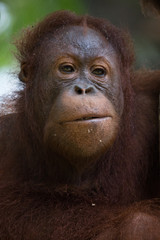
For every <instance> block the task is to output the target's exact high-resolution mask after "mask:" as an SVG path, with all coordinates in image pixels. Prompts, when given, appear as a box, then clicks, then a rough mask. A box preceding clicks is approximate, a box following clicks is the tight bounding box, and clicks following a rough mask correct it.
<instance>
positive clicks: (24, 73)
mask: <svg viewBox="0 0 160 240" xmlns="http://www.w3.org/2000/svg"><path fill="white" fill-rule="evenodd" d="M28 75H29V73H28V66H27V64H26V63H22V64H21V71H20V73H19V75H18V77H19V79H20V81H21V82H24V83H26V82H28V80H29V77H28Z"/></svg>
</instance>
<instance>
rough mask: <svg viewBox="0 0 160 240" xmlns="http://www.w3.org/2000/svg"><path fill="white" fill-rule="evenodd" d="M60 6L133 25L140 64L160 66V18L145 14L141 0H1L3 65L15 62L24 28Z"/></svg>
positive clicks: (117, 22)
mask: <svg viewBox="0 0 160 240" xmlns="http://www.w3.org/2000/svg"><path fill="white" fill-rule="evenodd" d="M59 9H69V10H72V11H74V12H76V13H78V14H90V15H93V16H96V17H103V18H107V19H108V20H110V21H111V22H112V23H113V24H115V25H117V26H120V27H123V28H126V29H129V31H130V33H131V36H132V39H133V41H134V45H135V52H136V59H137V61H136V66H137V67H139V66H141V67H147V68H160V61H159V59H160V58H159V55H160V27H159V26H160V19H155V17H153V16H149V17H148V16H147V17H146V16H144V15H143V13H142V11H141V7H140V2H139V1H138V0H119V1H117V0H86V1H85V0H0V68H2V67H3V68H4V67H5V66H7V67H8V66H12V65H13V64H14V63H15V59H14V57H13V54H12V52H14V51H15V49H14V46H13V45H12V44H11V43H12V41H13V40H14V38H15V37H16V36H18V35H19V33H20V30H21V29H22V28H25V27H27V26H28V25H31V24H35V23H36V22H38V21H39V20H40V19H42V18H43V17H44V16H45V15H47V14H48V13H50V12H53V11H56V10H59ZM15 66H16V63H15Z"/></svg>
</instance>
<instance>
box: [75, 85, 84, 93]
mask: <svg viewBox="0 0 160 240" xmlns="http://www.w3.org/2000/svg"><path fill="white" fill-rule="evenodd" d="M74 89H75V92H76V93H78V94H83V89H82V88H80V87H78V86H75V88H74Z"/></svg>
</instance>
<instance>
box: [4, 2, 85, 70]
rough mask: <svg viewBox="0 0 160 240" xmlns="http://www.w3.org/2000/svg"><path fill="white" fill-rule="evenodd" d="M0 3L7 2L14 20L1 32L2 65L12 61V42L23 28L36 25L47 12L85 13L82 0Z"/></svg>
mask: <svg viewBox="0 0 160 240" xmlns="http://www.w3.org/2000/svg"><path fill="white" fill-rule="evenodd" d="M0 3H4V4H6V6H7V8H8V11H9V15H10V16H11V20H12V21H11V24H10V25H9V27H8V28H7V29H6V30H5V31H4V32H2V33H0V66H3V65H6V64H10V63H12V61H13V56H12V54H11V52H12V51H14V46H13V45H11V44H10V43H11V40H13V37H14V36H17V35H18V33H19V32H20V30H21V29H22V28H25V27H27V26H29V25H34V24H35V23H36V22H38V21H39V20H41V19H42V18H43V17H44V16H46V15H47V14H49V13H51V12H53V11H57V10H62V9H67V10H71V11H74V12H76V13H79V14H83V13H84V6H83V1H81V0H14V1H11V0H3V1H0Z"/></svg>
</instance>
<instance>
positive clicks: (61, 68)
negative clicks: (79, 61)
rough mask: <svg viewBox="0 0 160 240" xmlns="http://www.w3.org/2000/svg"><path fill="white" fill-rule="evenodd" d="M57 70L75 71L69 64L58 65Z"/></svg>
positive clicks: (65, 72)
mask: <svg viewBox="0 0 160 240" xmlns="http://www.w3.org/2000/svg"><path fill="white" fill-rule="evenodd" d="M59 71H60V72H61V73H64V74H70V73H73V72H75V67H74V66H73V65H71V64H62V65H60V66H59Z"/></svg>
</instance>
